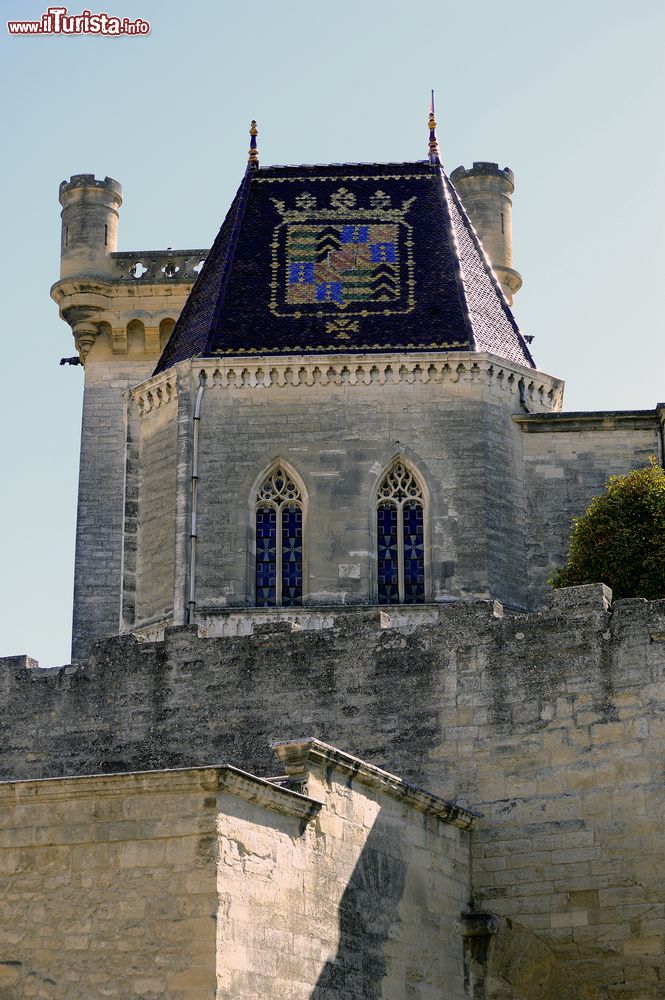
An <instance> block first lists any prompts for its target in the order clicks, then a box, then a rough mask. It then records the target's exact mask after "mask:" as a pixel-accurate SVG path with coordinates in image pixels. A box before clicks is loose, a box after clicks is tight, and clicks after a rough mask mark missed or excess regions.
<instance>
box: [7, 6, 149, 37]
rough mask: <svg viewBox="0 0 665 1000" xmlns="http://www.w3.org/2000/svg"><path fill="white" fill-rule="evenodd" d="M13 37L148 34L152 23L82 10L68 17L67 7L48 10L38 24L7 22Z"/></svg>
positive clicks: (35, 22) (32, 22)
mask: <svg viewBox="0 0 665 1000" xmlns="http://www.w3.org/2000/svg"><path fill="white" fill-rule="evenodd" d="M7 30H8V32H9V34H10V35H116V36H117V35H148V34H150V24H149V22H148V21H143V20H141V18H140V17H139V18H137V19H136V20H135V21H130V19H129V18H128V17H113V16H112V15H111V14H93V13H92V12H91V11H89V10H83V11H81V13H80V14H68V13H67V8H66V7H49V8H48V10H47V11H46V13H45V14H42V16H41V20H39V21H7Z"/></svg>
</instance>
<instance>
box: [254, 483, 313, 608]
mask: <svg viewBox="0 0 665 1000" xmlns="http://www.w3.org/2000/svg"><path fill="white" fill-rule="evenodd" d="M302 518H303V496H302V492H301V490H300V488H299V487H298V485H297V484H296V483H295V482H294V481H293V479H292V478H291V476H289V474H288V473H287V472H285V470H284V468H283V467H282V466H281V465H277V466H275V468H273V469H272V470H271V471H270V472H269V473H268V475H267V476H266V477H265V479H264V480H263V482H262V483H261V485H260V486H259V489H258V491H257V495H256V606H257V607H259V608H274V607H277V606H278V605H282V606H283V607H294V606H295V605H300V604H302V555H303V552H302Z"/></svg>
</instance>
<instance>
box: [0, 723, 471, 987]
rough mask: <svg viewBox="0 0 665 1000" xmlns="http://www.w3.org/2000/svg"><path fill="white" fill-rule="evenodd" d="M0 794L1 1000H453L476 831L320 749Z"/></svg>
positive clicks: (0, 787) (446, 810)
mask: <svg viewBox="0 0 665 1000" xmlns="http://www.w3.org/2000/svg"><path fill="white" fill-rule="evenodd" d="M279 753H280V755H281V756H283V757H284V759H285V760H286V762H287V767H288V769H289V771H290V772H291V774H292V775H293V774H294V772H295V771H297V772H298V774H297V778H295V777H294V779H293V780H294V783H295V784H296V785H297V787H298V789H299V790H298V791H294V790H291V789H289V788H286V787H281V786H280V785H279V784H275V783H270V782H267V781H262V780H261V779H258V778H255V777H253V776H252V775H249V774H246V773H245V772H243V771H238V770H236V769H233V768H228V767H222V768H213V767H207V768H200V769H185V770H180V771H154V772H148V773H143V774H136V773H133V774H131V773H130V774H124V775H122V774H119V775H112V776H105V777H100V776H96V777H90V778H65V779H55V780H53V779H52V780H46V781H26V782H18V783H9V784H0V806H1V808H0V997H2V1000H27V998H30V997H35V998H43V1000H62V998H65V997H66V998H67V1000H83V998H85V1000H97V998H99V1000H101V998H103V997H123V998H124V997H135V996H137V997H140V998H141V1000H161V998H168V1000H212V998H213V997H217V998H218V1000H224V998H227V997H228V998H229V1000H235V998H237V997H240V996H243V997H250V996H256V997H259V996H261V997H267V996H270V997H273V998H275V1000H278V998H284V1000H298V998H302V1000H315V998H320V1000H324V998H327V997H329V996H330V995H331V993H332V995H335V996H343V997H344V998H345V1000H372V998H376V1000H378V998H379V997H384V996H394V997H405V996H409V995H416V994H418V995H420V996H423V995H425V996H427V995H435V994H438V992H439V985H440V984H441V983H444V982H445V983H446V995H447V996H449V997H450V998H451V1000H462V998H463V996H464V983H463V953H462V938H461V935H460V912H461V909H462V907H463V905H464V903H465V901H466V900H467V898H468V894H469V891H470V877H469V876H470V873H469V835H468V832H467V831H468V828H469V827H470V825H471V823H472V817H471V816H470V814H468V813H467V812H465V811H464V810H459V809H455V808H454V807H451V806H450V805H449V804H448V803H445V802H443V801H441V800H438V799H436V798H435V797H433V796H429V795H426V794H425V793H422V792H418V791H416V790H414V789H412V788H410V787H409V786H407V785H405V784H404V783H403V782H402V781H400V780H399V779H398V778H395V777H394V776H392V775H390V774H387V773H386V772H383V771H381V770H379V769H378V768H374V767H371V766H368V765H366V764H364V763H363V762H362V761H359V760H358V759H357V758H353V757H349V756H348V755H346V754H342V753H340V752H339V751H336V750H334V749H333V748H332V747H327V746H325V745H322V744H318V743H316V742H315V741H309V742H307V743H298V744H286V745H281V746H280V747H279Z"/></svg>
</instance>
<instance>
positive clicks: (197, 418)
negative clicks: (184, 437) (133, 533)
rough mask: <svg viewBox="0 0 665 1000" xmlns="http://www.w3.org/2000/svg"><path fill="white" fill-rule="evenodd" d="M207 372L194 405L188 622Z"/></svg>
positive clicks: (193, 587)
mask: <svg viewBox="0 0 665 1000" xmlns="http://www.w3.org/2000/svg"><path fill="white" fill-rule="evenodd" d="M205 384H206V376H205V372H200V373H199V391H198V393H197V394H196V403H195V405H194V427H193V432H192V519H191V528H190V533H189V601H188V603H187V624H188V625H193V624H194V614H195V612H196V538H197V530H196V513H197V501H198V488H199V427H200V425H201V403H202V402H203V390H204V389H205Z"/></svg>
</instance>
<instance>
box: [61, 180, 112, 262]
mask: <svg viewBox="0 0 665 1000" xmlns="http://www.w3.org/2000/svg"><path fill="white" fill-rule="evenodd" d="M60 204H61V205H62V212H61V213H60V214H61V218H62V237H61V244H60V277H61V278H70V277H93V276H97V277H104V276H105V275H107V274H110V267H109V265H110V261H109V254H111V253H113V252H114V251H115V249H116V247H117V245H118V210H119V208H120V206H121V205H122V186H121V185H120V184H119V183H118V181H115V180H113V178H112V177H105V178H104V180H103V181H102V180H97V179H96V177H95V175H94V174H74V176H73V177H71V178H70V180H68V181H63V182H62V183H61V185H60Z"/></svg>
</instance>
